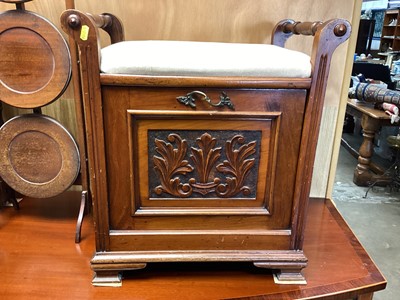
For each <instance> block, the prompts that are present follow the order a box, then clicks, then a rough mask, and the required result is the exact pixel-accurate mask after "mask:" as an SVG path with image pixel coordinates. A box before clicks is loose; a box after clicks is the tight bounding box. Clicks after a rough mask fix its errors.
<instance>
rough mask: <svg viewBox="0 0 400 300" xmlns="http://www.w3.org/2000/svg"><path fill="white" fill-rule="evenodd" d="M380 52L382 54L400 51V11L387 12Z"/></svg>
mask: <svg viewBox="0 0 400 300" xmlns="http://www.w3.org/2000/svg"><path fill="white" fill-rule="evenodd" d="M389 48H390V49H389ZM379 50H380V51H381V52H386V51H399V50H400V16H399V10H398V9H393V10H387V11H386V12H385V17H384V19H383V28H382V36H381V44H380V47H379Z"/></svg>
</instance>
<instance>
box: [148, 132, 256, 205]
mask: <svg viewBox="0 0 400 300" xmlns="http://www.w3.org/2000/svg"><path fill="white" fill-rule="evenodd" d="M154 143H155V146H156V147H155V151H156V152H157V153H158V154H159V155H160V156H158V155H154V156H153V158H152V160H153V163H154V169H155V171H156V173H157V175H158V178H159V182H160V184H159V185H158V186H156V187H155V189H154V191H155V193H156V194H157V195H162V194H163V193H166V194H169V195H172V196H175V197H180V198H187V197H190V196H191V195H192V194H193V193H195V194H200V195H202V196H205V195H207V194H215V195H216V196H218V197H221V198H223V197H232V196H235V195H238V194H240V193H242V194H243V195H249V194H250V193H251V188H250V187H249V186H247V185H246V184H245V181H246V178H247V176H248V174H249V172H250V170H251V169H252V168H253V167H254V165H255V158H254V157H252V156H254V154H255V153H256V144H257V143H256V141H252V142H250V143H245V138H244V136H243V135H240V134H237V135H235V136H233V137H232V138H231V139H230V140H228V141H226V142H225V147H224V148H225V149H224V153H225V157H224V158H225V159H224V158H222V159H223V160H222V161H221V157H222V147H217V139H216V138H214V137H212V136H211V135H210V134H209V133H204V134H202V135H201V136H200V138H197V139H196V145H195V146H193V147H191V148H190V156H189V158H190V160H191V162H190V163H189V161H188V160H187V159H186V157H187V153H188V143H187V141H186V140H185V139H183V138H182V137H181V136H180V135H179V134H176V133H171V134H169V135H168V137H167V141H165V140H161V139H158V138H156V139H155V140H154ZM173 144H174V145H173ZM238 145H240V147H238ZM187 174H188V176H190V179H186V177H185V175H187ZM184 181H187V182H184Z"/></svg>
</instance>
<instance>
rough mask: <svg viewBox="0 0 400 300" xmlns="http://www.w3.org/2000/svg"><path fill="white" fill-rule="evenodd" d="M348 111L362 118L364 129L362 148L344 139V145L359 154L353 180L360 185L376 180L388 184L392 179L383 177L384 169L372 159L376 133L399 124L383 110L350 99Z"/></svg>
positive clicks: (369, 183) (366, 184)
mask: <svg viewBox="0 0 400 300" xmlns="http://www.w3.org/2000/svg"><path fill="white" fill-rule="evenodd" d="M346 112H347V113H348V114H350V115H352V116H355V117H357V118H361V127H362V129H363V142H362V144H361V146H360V149H359V150H358V151H357V150H353V149H352V147H351V146H350V145H348V144H347V143H345V141H343V143H344V146H345V147H346V148H348V149H349V150H350V151H351V152H353V153H354V154H355V155H356V156H357V160H358V163H357V166H356V168H355V170H354V176H353V182H354V183H355V184H356V185H358V186H369V185H371V184H373V183H375V182H377V181H378V182H379V184H381V185H386V184H388V183H389V182H390V181H391V179H390V178H389V177H388V176H386V177H382V174H383V173H384V170H383V168H382V167H380V166H379V165H376V164H375V163H374V162H373V161H372V156H373V153H374V139H375V135H376V133H377V132H378V131H379V130H380V128H381V127H382V126H398V125H396V124H392V123H391V122H390V116H389V115H387V114H386V113H385V112H384V111H383V110H379V109H375V108H373V107H371V106H369V105H365V104H363V103H359V102H357V101H356V100H355V99H348V101H347V109H346Z"/></svg>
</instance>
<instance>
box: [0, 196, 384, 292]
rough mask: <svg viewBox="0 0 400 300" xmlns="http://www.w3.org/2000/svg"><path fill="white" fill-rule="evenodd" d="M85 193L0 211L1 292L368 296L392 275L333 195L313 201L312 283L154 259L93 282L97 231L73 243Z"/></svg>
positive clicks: (309, 228)
mask: <svg viewBox="0 0 400 300" xmlns="http://www.w3.org/2000/svg"><path fill="white" fill-rule="evenodd" d="M79 203H80V193H78V192H66V193H64V194H62V195H60V196H57V197H55V198H49V199H32V198H25V199H24V200H23V201H22V202H21V203H20V204H21V210H20V211H15V210H14V209H12V208H3V209H2V210H0V271H1V272H2V274H7V276H3V278H2V280H1V281H0V290H1V298H2V299H4V300H9V299H10V300H11V299H12V300H19V299H21V300H22V299H26V296H27V295H29V298H30V299H60V300H62V299H108V300H112V299H121V298H122V299H132V298H140V299H188V297H190V299H196V300H197V299H210V298H211V299H265V300H270V299H282V300H285V299H300V298H307V297H313V298H315V299H332V300H333V299H337V300H340V299H370V298H368V297H370V296H372V294H373V293H374V292H376V291H379V290H382V289H384V288H385V286H386V280H385V279H384V278H383V276H382V274H381V273H380V272H379V270H378V269H377V267H376V266H375V264H374V263H373V261H372V260H371V259H370V257H369V256H368V254H367V253H366V252H365V250H364V249H363V247H362V246H361V244H360V243H359V242H358V240H357V238H356V237H355V236H354V234H353V233H352V231H351V229H350V228H349V227H348V226H347V224H346V223H345V221H344V220H343V219H342V217H341V216H340V214H339V213H338V212H337V210H336V208H335V206H334V205H333V204H332V202H331V201H330V200H325V201H324V200H323V199H311V201H310V205H309V218H308V219H307V224H306V234H305V241H304V251H305V252H306V254H307V257H308V258H309V263H308V267H307V268H305V269H304V273H305V275H306V277H307V285H295V284H294V285H276V284H275V283H274V282H273V279H272V275H271V272H270V271H268V270H265V269H258V268H254V267H252V266H251V264H249V263H221V262H220V263H202V264H198V263H154V264H149V265H148V266H147V268H146V269H143V270H138V271H132V272H125V273H124V277H125V280H124V281H123V285H122V287H120V288H110V287H93V286H92V285H91V284H90V279H91V277H92V272H91V271H90V268H89V261H90V259H91V257H92V254H93V251H94V229H93V226H92V225H91V224H92V221H91V220H90V218H87V219H85V221H84V226H83V230H82V242H81V243H80V244H75V243H74V241H73V240H72V239H71V235H72V234H73V233H74V230H75V221H76V219H75V218H76V211H77V210H78V208H79Z"/></svg>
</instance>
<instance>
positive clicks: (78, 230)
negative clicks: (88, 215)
mask: <svg viewBox="0 0 400 300" xmlns="http://www.w3.org/2000/svg"><path fill="white" fill-rule="evenodd" d="M86 202H87V191H82V195H81V206H80V208H79V214H78V220H77V222H76V230H75V243H80V241H81V230H82V222H83V217H84V216H85V207H86Z"/></svg>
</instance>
